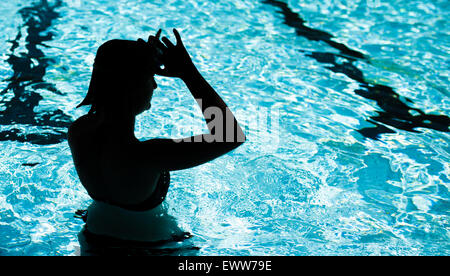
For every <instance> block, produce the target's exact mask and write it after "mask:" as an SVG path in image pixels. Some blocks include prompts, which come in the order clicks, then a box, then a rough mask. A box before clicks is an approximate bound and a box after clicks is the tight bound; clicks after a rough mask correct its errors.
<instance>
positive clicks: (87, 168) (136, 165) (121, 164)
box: [68, 115, 162, 205]
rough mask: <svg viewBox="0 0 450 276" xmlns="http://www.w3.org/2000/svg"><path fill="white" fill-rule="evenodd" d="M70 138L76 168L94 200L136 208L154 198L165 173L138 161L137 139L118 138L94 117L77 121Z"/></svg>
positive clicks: (72, 127) (87, 116)
mask: <svg viewBox="0 0 450 276" xmlns="http://www.w3.org/2000/svg"><path fill="white" fill-rule="evenodd" d="M68 136H69V137H68V141H69V145H70V147H71V149H72V155H73V160H74V163H75V168H76V170H77V172H78V175H79V177H80V180H81V183H82V184H83V186H84V187H85V189H86V190H87V191H88V193H89V195H90V196H91V197H92V198H93V199H96V200H101V201H106V202H110V203H116V204H117V205H135V204H139V203H141V202H143V201H145V200H146V199H148V198H149V197H150V196H151V195H152V193H153V192H154V190H155V187H156V184H157V183H158V180H159V178H160V176H161V173H162V172H161V171H158V170H156V169H152V168H151V167H150V166H147V165H145V164H142V163H141V162H139V161H138V160H139V159H140V158H137V156H136V153H137V152H139V146H140V142H139V141H138V140H137V139H136V138H134V139H133V137H131V138H130V137H128V138H126V137H123V136H119V137H118V136H117V134H115V133H114V131H112V130H110V129H108V126H104V125H102V124H101V123H99V121H98V118H96V116H92V115H86V116H83V117H81V118H79V119H78V120H76V121H75V122H74V123H73V124H72V126H71V127H70V129H69V133H68Z"/></svg>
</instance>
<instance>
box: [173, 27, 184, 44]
mask: <svg viewBox="0 0 450 276" xmlns="http://www.w3.org/2000/svg"><path fill="white" fill-rule="evenodd" d="M173 34H174V35H175V38H176V39H177V46H183V41H182V40H181V36H180V34H179V33H178V31H177V29H175V28H174V29H173Z"/></svg>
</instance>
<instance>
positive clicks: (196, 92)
mask: <svg viewBox="0 0 450 276" xmlns="http://www.w3.org/2000/svg"><path fill="white" fill-rule="evenodd" d="M183 81H184V83H185V84H186V86H187V87H188V88H189V90H190V92H191V94H192V96H194V98H195V100H196V101H197V103H198V104H199V106H200V108H201V110H202V113H203V116H204V117H205V120H206V123H207V125H208V129H209V131H210V132H212V131H213V128H214V127H215V126H217V125H216V123H217V122H216V123H214V124H212V123H211V122H212V121H213V120H219V122H222V124H223V125H222V130H223V133H222V135H223V137H216V138H217V139H216V140H219V141H224V142H238V143H241V142H244V141H245V135H244V132H243V131H242V128H241V127H240V125H239V123H238V122H237V120H236V118H235V116H234V115H233V113H232V112H231V111H230V110H229V108H228V106H227V104H226V103H225V102H224V101H223V100H222V98H221V97H220V96H219V94H217V92H216V91H215V90H214V88H212V87H211V85H210V84H209V83H208V82H207V81H206V80H205V79H204V78H203V76H202V75H201V74H200V72H199V71H198V70H197V68H195V66H192V69H191V70H189V72H187V74H186V75H185V76H184V77H183ZM213 109H216V111H219V110H220V112H213V114H214V118H211V116H210V115H211V114H210V113H211V112H209V111H211V110H213ZM208 110H209V111H208ZM217 113H219V114H217ZM217 116H221V118H217ZM215 134H216V135H218V133H217V131H216V133H215ZM230 137H233V139H232V141H230V140H231V139H230Z"/></svg>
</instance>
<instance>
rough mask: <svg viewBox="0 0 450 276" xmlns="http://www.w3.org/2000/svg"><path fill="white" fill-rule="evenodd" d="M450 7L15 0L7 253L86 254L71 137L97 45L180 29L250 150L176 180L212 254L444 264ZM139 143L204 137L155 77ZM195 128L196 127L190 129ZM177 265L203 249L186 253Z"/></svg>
mask: <svg viewBox="0 0 450 276" xmlns="http://www.w3.org/2000/svg"><path fill="white" fill-rule="evenodd" d="M449 13H450V4H449V2H448V1H378V0H364V1H362V0H361V1H358V0H355V1H344V0H338V1H314V0H308V1H275V0H262V1H256V0H252V1H250V0H244V1H237V0H229V1H228V0H227V1H225V0H224V1H218V3H214V2H212V1H196V0H192V1H191V0H183V1H178V0H164V1H138V0H134V1H88V0H70V1H69V0H65V1H60V2H58V1H50V2H49V3H47V2H46V1H6V2H5V1H4V2H3V3H2V4H1V6H0V15H1V16H0V26H1V28H2V31H1V32H0V52H1V53H2V54H1V59H0V76H1V79H0V91H1V92H0V97H1V98H0V147H1V155H0V180H1V182H0V183H1V184H0V255H76V254H78V253H77V252H78V248H79V244H78V240H77V234H78V232H79V231H80V230H81V228H82V225H83V224H82V222H81V221H80V220H77V219H74V218H73V214H74V212H75V211H76V209H82V208H85V207H87V206H88V205H89V203H90V198H89V197H88V195H87V193H86V192H85V191H84V190H83V188H82V186H81V184H80V182H79V180H78V177H77V175H76V172H75V169H74V166H73V163H72V159H71V156H70V151H69V148H68V145H67V142H66V140H65V133H66V128H67V126H68V125H69V124H70V122H72V121H73V120H75V119H76V118H78V117H79V116H81V115H82V114H84V113H86V111H87V110H86V109H82V110H76V109H75V106H76V105H77V104H78V103H79V102H80V101H81V100H82V98H83V97H84V95H85V93H86V90H87V86H88V81H89V78H90V73H91V65H92V62H93V59H94V55H95V52H96V49H97V47H98V46H99V45H100V44H101V43H102V42H104V41H106V40H109V39H113V38H123V39H137V38H139V37H144V38H146V37H147V36H148V35H149V34H153V33H154V32H155V31H156V30H157V29H158V28H162V29H164V30H165V35H169V36H171V35H172V34H171V31H170V30H171V28H173V27H176V28H177V29H178V30H179V31H180V33H181V35H182V37H183V39H184V41H185V44H186V46H187V49H188V51H189V52H190V53H191V55H192V58H193V60H194V62H195V63H196V64H197V66H198V68H199V70H200V71H201V72H202V73H203V75H204V76H205V78H206V79H208V80H209V81H210V82H211V84H212V85H213V86H214V87H215V88H216V89H217V91H218V92H219V93H220V94H221V95H222V96H223V98H224V99H225V101H226V102H227V103H229V105H230V107H231V108H232V110H233V111H234V112H235V113H236V114H237V117H238V120H239V121H242V124H243V125H244V126H245V132H246V134H247V137H248V142H247V143H246V144H244V145H243V146H242V147H240V148H238V149H237V150H235V151H233V152H232V153H229V154H227V155H225V156H223V157H220V158H218V159H216V160H214V161H213V162H210V163H208V164H205V165H202V166H199V167H196V168H193V169H189V170H184V171H177V172H173V173H172V184H171V188H170V189H169V193H168V195H167V200H166V204H167V207H168V208H169V213H170V214H171V215H173V216H174V217H176V218H177V220H178V223H179V225H180V227H181V228H183V229H184V230H185V231H189V232H191V233H192V234H193V235H194V238H192V240H191V242H192V243H193V244H194V245H195V246H198V247H200V251H199V252H197V253H196V254H198V255H225V254H226V255H448V254H449V253H450V243H449V238H450V233H449V207H450V202H449V200H450V194H449V187H450V180H449V179H450V165H449V160H450V158H449V155H450V148H449V143H450V140H449V133H448V126H449V124H450V123H449V121H450V120H449V118H448V117H447V116H449V115H450V99H449V87H450V84H449V70H448V69H449V58H448V57H449V52H450V29H449V26H448V20H447V19H446V18H449V16H450V14H449ZM157 83H158V86H159V88H158V90H156V91H155V95H154V99H153V101H152V110H151V111H150V112H147V113H145V114H143V115H141V116H140V117H139V119H138V122H137V127H136V134H137V136H138V137H139V138H140V139H145V138H151V137H183V136H185V135H190V134H193V133H200V132H201V131H205V130H206V127H205V126H203V124H202V122H201V114H200V111H199V109H198V108H197V107H195V103H194V100H193V99H192V97H191V96H190V95H189V93H188V91H187V88H186V87H185V86H184V84H183V83H182V82H181V81H179V80H172V79H166V78H162V77H157ZM189 126H192V127H189ZM180 254H191V253H186V252H184V253H183V252H181V253H180Z"/></svg>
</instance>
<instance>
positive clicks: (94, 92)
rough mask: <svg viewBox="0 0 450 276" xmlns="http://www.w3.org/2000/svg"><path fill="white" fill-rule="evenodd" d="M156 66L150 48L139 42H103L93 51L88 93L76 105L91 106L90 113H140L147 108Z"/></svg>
mask: <svg viewBox="0 0 450 276" xmlns="http://www.w3.org/2000/svg"><path fill="white" fill-rule="evenodd" d="M158 65H159V64H158V62H157V61H156V59H155V51H154V49H153V47H152V46H151V45H150V44H148V43H146V42H144V41H143V40H141V39H139V40H138V41H131V40H117V39H115V40H110V41H107V42H105V43H104V44H102V45H101V46H100V47H99V48H98V50H97V55H96V57H95V62H94V68H93V71H92V77H91V82H90V84H89V90H88V93H87V95H86V98H85V99H84V100H83V102H82V103H81V104H80V105H79V106H82V105H92V107H91V111H90V112H96V111H99V110H102V111H104V112H114V113H115V114H118V113H119V114H121V113H123V114H125V113H127V114H130V113H132V114H133V115H137V114H139V113H141V112H143V111H144V110H146V109H148V108H150V100H151V97H152V94H153V90H154V89H155V88H156V82H155V79H154V74H155V69H156V67H157V66H158Z"/></svg>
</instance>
